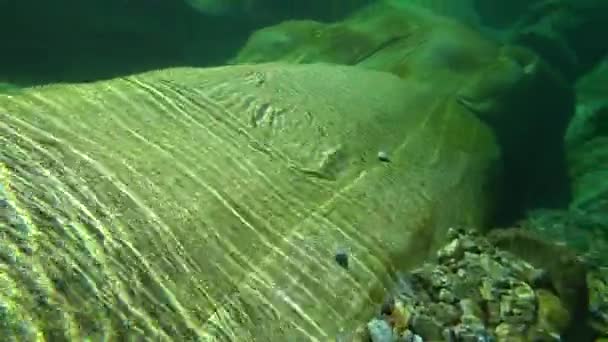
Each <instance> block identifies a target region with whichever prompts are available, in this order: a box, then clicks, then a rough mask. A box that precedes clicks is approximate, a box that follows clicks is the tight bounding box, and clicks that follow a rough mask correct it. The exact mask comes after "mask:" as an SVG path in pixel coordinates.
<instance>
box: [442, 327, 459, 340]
mask: <svg viewBox="0 0 608 342" xmlns="http://www.w3.org/2000/svg"><path fill="white" fill-rule="evenodd" d="M442 335H443V340H444V341H446V342H456V341H458V335H456V332H455V331H454V329H452V328H445V329H443V333H442Z"/></svg>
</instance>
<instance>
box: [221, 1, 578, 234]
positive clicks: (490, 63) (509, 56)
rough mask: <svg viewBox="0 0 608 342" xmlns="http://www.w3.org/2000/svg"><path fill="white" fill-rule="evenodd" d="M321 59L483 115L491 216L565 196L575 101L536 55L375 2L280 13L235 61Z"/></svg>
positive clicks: (505, 217)
mask: <svg viewBox="0 0 608 342" xmlns="http://www.w3.org/2000/svg"><path fill="white" fill-rule="evenodd" d="M270 61H283V62H289V63H302V64H306V63H315V62H329V63H336V64H347V65H356V66H360V67H364V68H368V69H374V70H382V71H387V72H390V73H393V74H395V75H397V76H399V77H400V78H402V79H407V80H412V81H415V82H420V83H424V84H433V85H435V92H436V94H437V96H440V97H445V98H447V99H449V101H452V102H453V105H454V106H462V107H464V108H466V109H467V110H468V111H470V112H472V113H474V114H475V115H477V116H478V117H479V118H481V119H482V120H483V121H484V122H486V123H487V124H489V125H490V126H491V127H492V128H493V130H494V132H495V134H496V136H497V137H498V140H499V143H500V145H501V147H502V153H503V159H504V161H505V171H504V176H505V179H504V183H505V184H507V186H506V187H505V189H504V190H505V191H504V195H503V198H502V201H501V204H500V205H499V206H498V207H499V208H500V209H501V212H499V213H497V218H496V221H497V223H498V224H501V225H502V224H510V223H511V222H512V221H513V220H514V219H516V218H517V217H518V216H521V215H522V214H523V212H524V210H525V209H527V208H529V207H536V206H543V207H559V206H566V205H567V203H568V200H569V187H568V186H567V184H568V181H567V172H566V163H565V160H564V149H563V135H564V132H565V130H566V126H567V123H568V120H569V118H570V116H571V114H572V112H573V109H574V93H573V91H572V88H571V87H570V86H569V85H568V83H567V82H565V80H564V78H563V77H562V76H561V75H560V74H559V73H558V72H556V71H555V70H554V69H552V67H551V66H550V65H548V64H547V63H545V62H544V61H543V60H542V59H541V58H540V57H539V56H538V55H536V54H535V53H533V52H532V51H530V50H527V49H525V48H522V47H515V46H508V45H506V46H499V44H497V43H496V42H493V41H491V40H489V39H487V38H485V37H484V36H482V35H481V34H479V33H478V32H477V31H475V30H473V29H471V28H470V27H468V26H465V25H463V24H462V23H460V22H458V21H454V20H452V19H449V18H446V17H441V16H437V15H435V14H433V13H432V12H429V11H426V10H423V9H420V8H418V7H416V6H413V5H409V4H408V3H407V2H405V3H403V4H398V3H397V2H380V3H378V4H377V5H374V6H369V7H367V8H365V9H363V10H361V11H359V12H357V13H355V14H353V15H351V16H350V17H348V18H346V19H345V20H343V21H340V22H335V23H320V22H316V21H287V22H283V23H281V24H279V25H275V26H271V27H267V28H264V29H261V30H259V31H256V32H255V33H253V34H252V35H251V37H250V38H249V41H248V43H247V44H246V45H245V46H244V47H243V49H242V50H241V51H240V52H239V53H238V54H237V55H236V56H235V58H234V59H233V61H232V62H233V63H236V64H241V63H261V62H270Z"/></svg>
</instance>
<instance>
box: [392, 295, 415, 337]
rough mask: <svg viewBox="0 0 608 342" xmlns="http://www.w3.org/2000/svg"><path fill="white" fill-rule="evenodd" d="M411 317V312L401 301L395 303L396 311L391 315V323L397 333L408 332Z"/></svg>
mask: <svg viewBox="0 0 608 342" xmlns="http://www.w3.org/2000/svg"><path fill="white" fill-rule="evenodd" d="M411 316H412V313H411V311H410V310H409V309H408V308H407V307H406V306H405V305H403V303H402V302H401V301H397V302H395V306H394V309H393V311H392V313H391V315H390V321H391V324H392V326H393V328H394V329H395V331H397V332H401V331H404V330H406V329H407V328H408V326H409V324H410V319H411Z"/></svg>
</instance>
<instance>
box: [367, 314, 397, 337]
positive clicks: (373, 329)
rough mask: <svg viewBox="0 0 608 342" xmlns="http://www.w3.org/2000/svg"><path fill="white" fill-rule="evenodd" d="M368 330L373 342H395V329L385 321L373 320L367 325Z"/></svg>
mask: <svg viewBox="0 0 608 342" xmlns="http://www.w3.org/2000/svg"><path fill="white" fill-rule="evenodd" d="M367 329H368V330H369V335H370V337H371V340H372V342H393V341H395V338H394V336H393V329H391V327H390V325H389V324H388V323H387V322H386V321H385V320H383V319H373V320H371V321H370V322H369V323H367Z"/></svg>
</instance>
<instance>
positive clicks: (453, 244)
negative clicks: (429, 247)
mask: <svg viewBox="0 0 608 342" xmlns="http://www.w3.org/2000/svg"><path fill="white" fill-rule="evenodd" d="M463 255H464V249H462V245H461V243H460V239H454V240H452V241H450V242H449V243H448V244H447V245H445V246H443V248H441V249H440V250H439V251H438V252H437V258H438V259H439V261H440V262H441V261H444V260H446V259H457V260H458V259H460V258H462V256H463Z"/></svg>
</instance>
